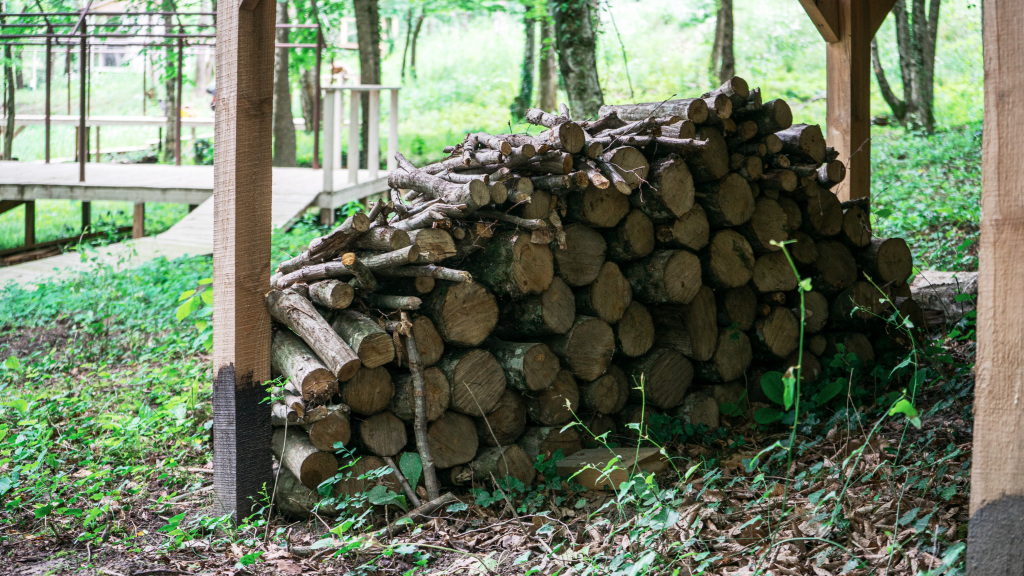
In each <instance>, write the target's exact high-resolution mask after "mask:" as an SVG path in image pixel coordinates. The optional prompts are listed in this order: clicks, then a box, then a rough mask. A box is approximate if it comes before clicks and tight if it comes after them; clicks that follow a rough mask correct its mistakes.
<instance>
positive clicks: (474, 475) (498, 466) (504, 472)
mask: <svg viewBox="0 0 1024 576" xmlns="http://www.w3.org/2000/svg"><path fill="white" fill-rule="evenodd" d="M536 477H537V470H536V469H535V468H534V467H533V459H532V458H530V455H529V454H527V453H526V451H525V450H523V449H522V448H521V447H519V446H518V445H516V444H512V445H510V446H500V447H499V446H495V447H493V448H487V449H485V450H484V451H483V452H481V453H480V454H479V455H478V456H477V457H476V459H474V460H473V461H472V462H470V464H469V466H467V467H466V469H465V471H463V472H461V473H460V474H458V475H457V476H455V477H453V481H454V482H456V483H463V484H465V483H469V482H470V481H474V480H475V481H477V482H490V481H491V479H492V478H494V479H497V480H501V479H504V478H515V479H516V480H518V481H520V482H522V483H523V485H524V486H529V485H530V484H533V481H534V479H536Z"/></svg>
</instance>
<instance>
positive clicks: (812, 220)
mask: <svg viewBox="0 0 1024 576" xmlns="http://www.w3.org/2000/svg"><path fill="white" fill-rule="evenodd" d="M819 190H820V192H817V193H814V194H812V195H810V196H808V197H807V202H806V204H804V222H803V229H804V231H805V232H807V233H808V234H810V235H811V236H813V237H815V238H828V237H831V236H835V235H836V234H839V231H840V230H842V229H843V207H842V205H841V204H840V202H839V199H838V198H836V195H835V194H833V193H831V192H829V191H828V190H824V189H819Z"/></svg>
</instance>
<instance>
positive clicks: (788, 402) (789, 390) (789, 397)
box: [782, 368, 796, 410]
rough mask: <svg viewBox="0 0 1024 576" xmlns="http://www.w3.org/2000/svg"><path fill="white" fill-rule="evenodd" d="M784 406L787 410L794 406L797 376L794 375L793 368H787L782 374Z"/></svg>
mask: <svg viewBox="0 0 1024 576" xmlns="http://www.w3.org/2000/svg"><path fill="white" fill-rule="evenodd" d="M782 386H783V388H782V406H783V407H785V409H786V410H789V409H790V408H792V407H793V400H794V398H795V397H796V377H794V376H793V368H789V369H788V370H786V373H785V374H784V375H783V376H782Z"/></svg>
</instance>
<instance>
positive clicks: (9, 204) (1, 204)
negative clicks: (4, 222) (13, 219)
mask: <svg viewBox="0 0 1024 576" xmlns="http://www.w3.org/2000/svg"><path fill="white" fill-rule="evenodd" d="M21 204H22V202H21V200H0V214H3V213H4V212H10V211H11V210H14V209H15V208H17V207H18V206H21Z"/></svg>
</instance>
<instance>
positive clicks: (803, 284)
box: [800, 278, 812, 292]
mask: <svg viewBox="0 0 1024 576" xmlns="http://www.w3.org/2000/svg"><path fill="white" fill-rule="evenodd" d="M800 290H803V291H804V292H810V291H811V290H812V288H811V279H810V278H804V279H803V280H801V281H800Z"/></svg>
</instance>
